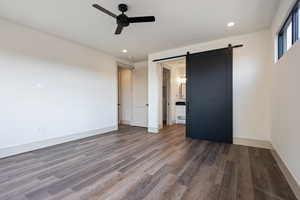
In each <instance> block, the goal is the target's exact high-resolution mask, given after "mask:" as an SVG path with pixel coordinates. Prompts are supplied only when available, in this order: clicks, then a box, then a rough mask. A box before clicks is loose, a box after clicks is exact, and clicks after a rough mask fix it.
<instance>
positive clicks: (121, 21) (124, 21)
mask: <svg viewBox="0 0 300 200" xmlns="http://www.w3.org/2000/svg"><path fill="white" fill-rule="evenodd" d="M93 7H94V8H96V9H98V10H100V11H102V12H104V13H105V14H107V15H109V16H111V17H113V18H115V19H116V20H117V25H118V26H117V29H116V31H115V34H116V35H119V34H121V32H122V30H123V28H124V27H127V26H129V24H131V23H143V22H154V21H155V17H154V16H143V17H127V15H125V14H124V13H125V12H126V11H127V10H128V6H127V5H126V4H119V10H120V11H121V12H122V14H120V15H116V14H114V13H112V12H110V11H108V10H106V9H105V8H103V7H101V6H99V5H98V4H93Z"/></svg>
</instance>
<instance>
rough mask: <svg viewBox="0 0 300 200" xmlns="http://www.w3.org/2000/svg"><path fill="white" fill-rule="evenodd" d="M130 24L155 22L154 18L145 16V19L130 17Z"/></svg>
mask: <svg viewBox="0 0 300 200" xmlns="http://www.w3.org/2000/svg"><path fill="white" fill-rule="evenodd" d="M128 19H129V22H130V23H143V22H155V17H154V16H145V17H129V18H128Z"/></svg>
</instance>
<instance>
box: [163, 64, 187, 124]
mask: <svg viewBox="0 0 300 200" xmlns="http://www.w3.org/2000/svg"><path fill="white" fill-rule="evenodd" d="M160 65H161V69H162V78H161V80H162V81H161V86H162V87H161V88H162V91H161V94H162V95H161V96H162V99H161V102H162V108H161V110H162V113H161V126H160V127H161V128H162V127H166V126H170V125H174V124H181V125H185V118H186V61H185V58H180V59H177V60H172V61H167V62H163V63H160Z"/></svg>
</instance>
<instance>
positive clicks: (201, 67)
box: [186, 48, 233, 143]
mask: <svg viewBox="0 0 300 200" xmlns="http://www.w3.org/2000/svg"><path fill="white" fill-rule="evenodd" d="M186 110H187V123H186V134H187V137H190V138H194V139H200V140H210V141H215V142H224V143H232V138H233V133H232V132H233V130H232V120H233V119H232V48H226V49H218V50H213V51H207V52H201V53H195V54H188V56H187V109H186Z"/></svg>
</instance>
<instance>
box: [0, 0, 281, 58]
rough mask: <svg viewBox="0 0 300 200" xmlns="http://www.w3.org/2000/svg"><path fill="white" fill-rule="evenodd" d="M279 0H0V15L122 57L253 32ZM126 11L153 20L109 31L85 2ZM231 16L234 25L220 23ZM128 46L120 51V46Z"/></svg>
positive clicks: (110, 24) (109, 23)
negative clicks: (122, 6)
mask: <svg viewBox="0 0 300 200" xmlns="http://www.w3.org/2000/svg"><path fill="white" fill-rule="evenodd" d="M278 2H279V0H123V1H119V0H22V1H20V0H0V16H2V17H4V18H6V19H10V20H12V21H14V22H17V23H21V24H24V25H28V26H30V27H33V28H35V29H38V30H41V31H44V32H48V33H51V34H55V35H57V36H60V37H63V38H66V39H69V40H72V41H76V42H78V43H80V44H84V45H87V46H90V47H93V48H96V49H99V50H101V51H104V52H107V53H109V54H112V55H114V56H116V57H119V58H122V59H128V58H131V59H133V60H134V61H140V60H143V59H146V57H147V54H148V53H153V52H156V51H161V50H165V49H169V48H175V47H179V46H184V45H189V44H193V43H197V42H203V41H209V40H214V39H219V38H222V37H226V36H231V35H237V34H244V33H249V32H254V31H257V30H260V29H263V28H266V27H269V26H270V24H271V20H272V17H273V15H274V13H275V11H276V9H277V4H278ZM93 3H98V4H99V5H101V6H103V7H105V8H107V9H109V10H111V11H112V12H114V13H116V14H118V13H119V12H118V10H117V5H118V4H119V3H127V4H128V5H129V11H128V12H127V14H128V16H140V15H155V17H156V22H155V23H145V24H132V25H130V26H129V27H127V28H125V30H124V31H123V33H122V34H121V35H114V31H115V28H116V22H115V20H114V19H113V18H111V17H110V16H107V15H105V14H103V13H101V12H99V11H97V10H96V9H95V8H93V7H92V6H91V5H92V4H93ZM230 21H234V22H235V24H236V26H234V27H233V28H228V27H227V26H226V24H227V23H228V22H230ZM125 48H126V49H128V53H127V54H123V53H122V52H121V51H122V49H125Z"/></svg>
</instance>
